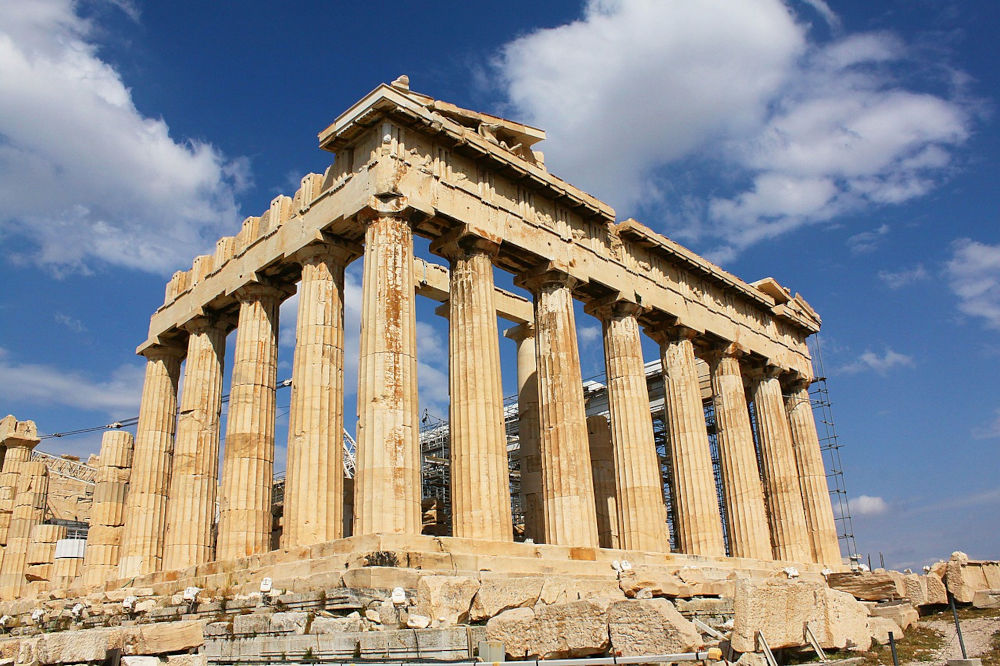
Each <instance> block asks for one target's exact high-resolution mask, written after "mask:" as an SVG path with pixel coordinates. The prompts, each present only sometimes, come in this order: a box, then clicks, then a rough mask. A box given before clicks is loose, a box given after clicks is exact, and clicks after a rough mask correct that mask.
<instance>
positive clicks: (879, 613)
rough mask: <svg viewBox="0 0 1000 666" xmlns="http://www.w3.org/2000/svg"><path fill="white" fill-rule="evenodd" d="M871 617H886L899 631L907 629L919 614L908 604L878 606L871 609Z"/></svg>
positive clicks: (917, 618) (918, 617)
mask: <svg viewBox="0 0 1000 666" xmlns="http://www.w3.org/2000/svg"><path fill="white" fill-rule="evenodd" d="M871 614H872V616H873V617H886V618H889V619H890V620H892V621H893V622H895V623H896V626H898V627H899V628H900V629H903V630H906V629H909V628H910V626H911V625H913V624H914V623H915V622H916V621H917V620H919V619H920V614H919V613H917V609H916V608H914V607H913V606H911V605H910V604H908V603H889V604H879V605H878V606H875V607H874V608H872V609H871Z"/></svg>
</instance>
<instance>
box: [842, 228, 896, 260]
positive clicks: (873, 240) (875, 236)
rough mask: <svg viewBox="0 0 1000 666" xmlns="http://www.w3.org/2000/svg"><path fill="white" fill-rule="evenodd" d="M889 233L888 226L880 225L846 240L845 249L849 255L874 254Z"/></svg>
mask: <svg viewBox="0 0 1000 666" xmlns="http://www.w3.org/2000/svg"><path fill="white" fill-rule="evenodd" d="M888 233H889V225H888V224H883V225H880V226H879V227H878V228H877V229H872V230H871V231H862V232H861V233H857V234H854V235H853V236H851V237H850V238H848V239H847V248H848V249H849V250H850V251H851V254H867V253H868V252H874V251H875V250H876V249H877V248H878V246H879V245H880V244H881V243H882V241H883V239H884V238H885V237H886V235H888Z"/></svg>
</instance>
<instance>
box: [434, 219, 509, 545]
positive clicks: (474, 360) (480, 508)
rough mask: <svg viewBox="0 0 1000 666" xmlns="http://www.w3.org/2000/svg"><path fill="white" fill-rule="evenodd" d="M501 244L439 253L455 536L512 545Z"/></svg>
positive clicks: (468, 242)
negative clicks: (445, 286)
mask: <svg viewBox="0 0 1000 666" xmlns="http://www.w3.org/2000/svg"><path fill="white" fill-rule="evenodd" d="M496 249H497V248H496V245H494V244H492V243H489V242H487V241H484V240H479V239H476V238H462V239H459V240H457V241H452V242H449V243H447V244H446V245H445V246H443V247H439V248H435V250H436V251H438V252H441V253H442V254H444V255H445V256H447V257H448V258H449V259H450V260H451V272H450V275H451V277H450V284H449V296H448V322H449V324H448V327H449V328H448V351H449V356H448V378H449V389H450V390H449V392H450V394H451V401H450V409H449V411H450V419H449V427H450V432H451V515H452V531H453V534H454V536H456V537H463V538H468V539H481V540H485V541H512V540H513V534H512V524H511V509H510V471H509V468H508V465H507V432H506V428H505V427H504V415H503V386H502V384H501V379H500V348H499V332H498V327H497V313H496V305H495V303H494V285H493V262H492V257H493V255H494V254H495V252H496Z"/></svg>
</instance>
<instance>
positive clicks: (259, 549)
mask: <svg viewBox="0 0 1000 666" xmlns="http://www.w3.org/2000/svg"><path fill="white" fill-rule="evenodd" d="M282 296H283V294H282V292H281V291H279V290H278V289H276V288H274V287H272V286H270V285H265V284H260V283H254V284H249V285H247V286H245V287H241V288H240V289H239V290H237V292H236V297H237V298H238V299H239V301H240V316H239V321H238V323H237V329H236V349H235V351H234V353H233V379H232V382H231V384H230V389H229V413H228V415H227V417H226V441H225V450H224V452H223V455H222V490H221V493H222V496H221V498H220V501H219V538H218V542H217V544H216V559H218V560H229V559H233V558H236V557H245V556H247V555H253V554H256V553H263V552H266V551H268V550H269V549H270V547H271V526H272V522H273V518H272V516H271V488H272V484H273V480H274V418H275V414H274V410H275V394H274V392H275V388H276V384H277V381H278V306H279V305H280V303H281V299H282Z"/></svg>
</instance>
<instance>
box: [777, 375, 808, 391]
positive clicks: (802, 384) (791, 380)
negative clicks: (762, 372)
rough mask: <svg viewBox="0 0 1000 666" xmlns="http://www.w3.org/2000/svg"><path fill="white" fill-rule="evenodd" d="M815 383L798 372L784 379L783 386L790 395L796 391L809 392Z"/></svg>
mask: <svg viewBox="0 0 1000 666" xmlns="http://www.w3.org/2000/svg"><path fill="white" fill-rule="evenodd" d="M813 381H815V380H814V379H813V378H812V377H807V376H805V375H803V374H800V373H798V372H791V373H788V374H787V375H785V376H784V377H782V382H781V383H782V385H783V386H784V388H785V390H786V391H788V392H789V393H791V392H794V391H803V390H805V391H808V390H809V387H810V386H811V385H812V383H813Z"/></svg>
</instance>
